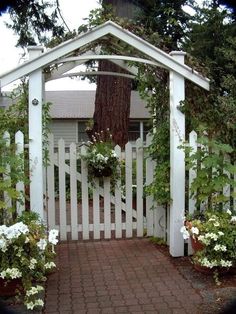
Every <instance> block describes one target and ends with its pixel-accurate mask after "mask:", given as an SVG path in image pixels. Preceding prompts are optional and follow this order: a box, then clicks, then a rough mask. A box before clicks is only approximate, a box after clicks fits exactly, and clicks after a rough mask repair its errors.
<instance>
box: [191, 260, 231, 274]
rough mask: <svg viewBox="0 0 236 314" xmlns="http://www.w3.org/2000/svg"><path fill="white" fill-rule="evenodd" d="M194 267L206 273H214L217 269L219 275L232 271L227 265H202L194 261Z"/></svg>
mask: <svg viewBox="0 0 236 314" xmlns="http://www.w3.org/2000/svg"><path fill="white" fill-rule="evenodd" d="M194 269H195V270H197V271H198V272H200V273H202V274H205V275H213V274H214V272H215V271H217V272H218V274H219V275H224V274H227V273H228V272H229V271H230V268H227V267H212V268H209V267H206V266H202V265H200V264H198V263H194Z"/></svg>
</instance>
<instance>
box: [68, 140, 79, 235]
mask: <svg viewBox="0 0 236 314" xmlns="http://www.w3.org/2000/svg"><path fill="white" fill-rule="evenodd" d="M76 162H77V159H76V144H75V143H71V144H70V210H71V239H72V240H78V231H77V224H78V205H77V179H76V172H77V165H76Z"/></svg>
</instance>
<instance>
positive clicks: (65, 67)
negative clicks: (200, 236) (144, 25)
mask: <svg viewBox="0 0 236 314" xmlns="http://www.w3.org/2000/svg"><path fill="white" fill-rule="evenodd" d="M104 36H113V37H115V38H118V39H119V40H121V41H123V42H125V43H127V44H129V45H130V46H132V47H134V48H135V49H136V50H137V51H138V52H139V53H140V52H141V53H142V54H144V55H145V56H147V57H146V58H145V59H144V58H136V57H130V56H123V55H122V56H121V55H105V56H104V55H99V54H94V53H93V52H91V51H87V52H85V50H84V46H85V45H88V44H91V43H92V42H94V41H96V40H98V39H100V38H101V37H104ZM28 51H29V61H27V62H25V63H23V64H21V65H19V66H18V67H16V68H15V69H13V70H11V71H9V72H8V73H5V74H1V75H0V86H1V87H4V86H6V85H8V84H9V83H11V82H13V81H15V80H17V79H19V78H21V77H23V76H26V75H27V76H28V77H29V153H30V170H31V171H30V180H31V182H30V201H31V202H30V203H31V210H33V211H36V212H38V213H39V214H40V216H41V217H43V164H42V102H43V95H44V80H43V74H42V73H43V69H44V68H45V67H46V66H49V65H55V64H57V68H56V70H53V71H52V73H51V76H50V77H49V78H48V79H56V78H59V77H65V76H68V75H72V74H68V73H67V72H68V71H69V70H71V69H73V68H74V67H75V66H77V65H79V64H81V63H84V62H85V61H87V60H98V59H108V60H111V61H113V62H115V63H116V64H118V65H120V66H121V67H124V68H126V70H128V71H129V72H130V75H131V76H133V75H135V74H136V73H137V69H136V68H135V67H129V66H127V65H126V63H125V62H124V60H131V61H135V62H143V63H149V64H152V65H154V66H158V67H163V68H165V69H167V70H168V71H169V77H170V79H169V82H170V84H169V89H170V139H171V141H170V166H171V182H170V186H171V199H172V203H171V208H170V253H171V255H172V256H182V255H183V253H184V241H183V239H182V235H181V233H180V232H179V230H180V227H181V224H182V216H183V214H184V209H185V162H184V153H183V152H182V151H180V150H179V149H178V146H179V145H180V144H181V143H182V141H183V140H184V139H185V117H184V114H182V113H181V112H180V111H179V110H178V109H177V108H178V105H179V104H180V102H181V101H183V100H184V99H185V79H188V80H190V81H192V82H193V83H195V84H197V85H198V86H200V87H202V88H204V89H206V90H209V80H208V79H207V78H205V77H202V76H201V75H200V74H199V73H197V72H196V71H193V70H192V69H191V68H190V67H188V66H187V65H185V64H184V55H185V53H184V52H182V51H173V52H171V53H170V54H167V53H165V52H163V51H162V50H160V49H158V48H157V47H155V46H153V45H151V44H149V43H148V42H146V41H145V40H143V39H141V38H139V37H138V36H136V35H134V34H133V33H131V32H129V31H127V30H124V29H122V28H121V27H120V26H119V25H117V24H115V23H114V22H111V21H108V22H106V23H104V24H102V25H100V26H98V27H96V28H94V29H92V30H90V31H88V32H86V33H84V34H82V35H79V36H77V37H75V38H74V39H72V40H68V41H66V42H64V43H62V44H60V45H58V46H57V47H55V48H53V49H51V50H48V51H46V52H43V48H42V47H29V49H28ZM75 51H76V56H75V55H74V52H75ZM75 74H76V73H73V75H75ZM87 74H88V73H87ZM93 74H94V73H93ZM98 74H99V73H98ZM100 74H101V73H100ZM102 74H104V73H102ZM105 74H107V73H105ZM77 75H78V73H77ZM113 75H114V73H113Z"/></svg>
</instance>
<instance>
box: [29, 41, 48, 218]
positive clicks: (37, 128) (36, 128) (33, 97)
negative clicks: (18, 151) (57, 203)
mask: <svg viewBox="0 0 236 314" xmlns="http://www.w3.org/2000/svg"><path fill="white" fill-rule="evenodd" d="M28 52H29V58H30V59H34V58H37V57H38V56H39V55H40V54H41V53H42V52H43V47H41V46H30V47H28ZM42 102H43V74H42V69H41V68H39V69H37V70H35V71H33V72H31V73H30V74H29V164H30V210H31V211H34V212H36V213H38V214H39V216H40V218H41V219H43V218H44V217H43V154H42V149H43V147H42Z"/></svg>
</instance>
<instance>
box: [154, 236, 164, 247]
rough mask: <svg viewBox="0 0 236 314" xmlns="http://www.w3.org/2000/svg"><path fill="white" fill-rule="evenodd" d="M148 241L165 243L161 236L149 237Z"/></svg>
mask: <svg viewBox="0 0 236 314" xmlns="http://www.w3.org/2000/svg"><path fill="white" fill-rule="evenodd" d="M150 241H151V242H152V243H153V244H157V245H166V241H165V240H164V239H162V238H158V237H151V238H150Z"/></svg>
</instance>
